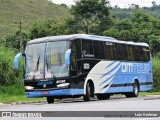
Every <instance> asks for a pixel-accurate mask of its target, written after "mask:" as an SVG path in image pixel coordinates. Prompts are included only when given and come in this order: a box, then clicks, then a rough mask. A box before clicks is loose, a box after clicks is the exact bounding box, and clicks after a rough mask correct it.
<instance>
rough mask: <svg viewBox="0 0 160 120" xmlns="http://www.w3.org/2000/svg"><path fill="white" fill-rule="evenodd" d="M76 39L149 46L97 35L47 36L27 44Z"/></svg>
mask: <svg viewBox="0 0 160 120" xmlns="http://www.w3.org/2000/svg"><path fill="white" fill-rule="evenodd" d="M78 38H80V39H88V40H98V41H106V42H114V43H122V44H129V45H138V46H147V47H149V45H148V44H147V43H142V42H132V41H121V40H117V39H115V38H112V37H105V36H98V35H88V34H73V35H61V36H48V37H43V38H37V39H34V40H31V41H29V42H28V43H27V44H36V43H42V42H51V41H64V40H73V39H78Z"/></svg>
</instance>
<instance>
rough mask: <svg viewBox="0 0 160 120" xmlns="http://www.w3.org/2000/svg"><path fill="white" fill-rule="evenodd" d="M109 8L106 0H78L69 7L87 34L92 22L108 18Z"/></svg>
mask: <svg viewBox="0 0 160 120" xmlns="http://www.w3.org/2000/svg"><path fill="white" fill-rule="evenodd" d="M110 9H111V7H110V4H109V1H107V0H78V1H76V2H75V5H73V6H72V7H71V14H72V15H73V16H74V18H75V20H76V21H78V22H81V23H82V24H83V26H82V27H83V29H84V32H85V33H87V34H88V33H90V27H91V25H92V24H95V23H98V24H99V23H100V22H101V21H105V20H107V19H108V16H109V10H110ZM78 27H79V26H78ZM79 28H81V27H79Z"/></svg>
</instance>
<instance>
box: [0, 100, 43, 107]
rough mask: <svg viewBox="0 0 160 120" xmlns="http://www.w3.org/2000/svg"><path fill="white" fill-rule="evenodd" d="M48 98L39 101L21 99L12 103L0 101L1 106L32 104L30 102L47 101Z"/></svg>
mask: <svg viewBox="0 0 160 120" xmlns="http://www.w3.org/2000/svg"><path fill="white" fill-rule="evenodd" d="M45 102H46V100H38V101H19V102H12V103H0V106H2V105H3V106H5V105H21V104H30V103H45Z"/></svg>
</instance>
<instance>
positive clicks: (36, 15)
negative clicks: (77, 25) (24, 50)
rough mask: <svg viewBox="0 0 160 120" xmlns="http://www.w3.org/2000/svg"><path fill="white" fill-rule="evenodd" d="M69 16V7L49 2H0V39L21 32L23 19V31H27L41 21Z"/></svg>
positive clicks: (7, 0)
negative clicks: (20, 27) (20, 23)
mask: <svg viewBox="0 0 160 120" xmlns="http://www.w3.org/2000/svg"><path fill="white" fill-rule="evenodd" d="M69 16H70V14H69V9H68V8H67V7H64V6H61V5H56V4H54V3H51V2H49V1H48V0H0V35H1V36H0V38H2V37H4V36H6V35H7V34H11V33H15V31H17V30H19V22H20V20H21V19H22V20H23V23H22V30H25V31H26V30H27V29H28V28H29V27H30V26H32V25H33V23H35V22H38V21H39V20H44V19H46V18H53V19H58V18H63V17H69ZM15 21H17V23H15Z"/></svg>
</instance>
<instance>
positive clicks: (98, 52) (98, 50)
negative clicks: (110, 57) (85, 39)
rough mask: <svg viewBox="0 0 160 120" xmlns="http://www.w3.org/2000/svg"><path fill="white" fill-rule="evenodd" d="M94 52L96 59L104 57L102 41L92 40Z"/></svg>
mask: <svg viewBox="0 0 160 120" xmlns="http://www.w3.org/2000/svg"><path fill="white" fill-rule="evenodd" d="M93 46H94V47H93V48H94V54H95V58H96V59H104V58H105V54H104V45H103V42H102V41H93Z"/></svg>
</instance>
